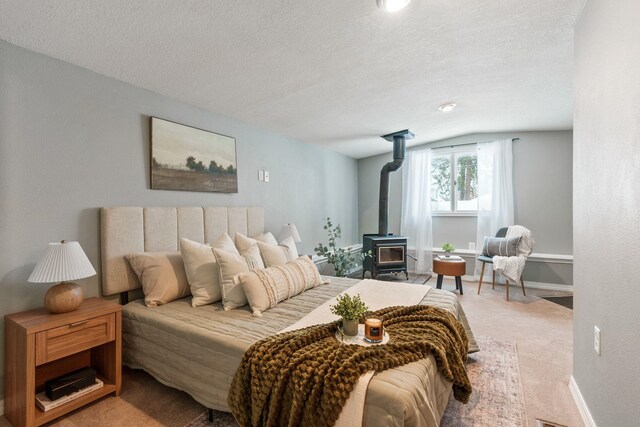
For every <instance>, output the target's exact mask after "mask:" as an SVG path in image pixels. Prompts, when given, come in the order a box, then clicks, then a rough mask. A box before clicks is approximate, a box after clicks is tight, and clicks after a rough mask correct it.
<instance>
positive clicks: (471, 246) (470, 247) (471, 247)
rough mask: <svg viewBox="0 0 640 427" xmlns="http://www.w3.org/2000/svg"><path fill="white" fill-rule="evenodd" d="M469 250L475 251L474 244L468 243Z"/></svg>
mask: <svg viewBox="0 0 640 427" xmlns="http://www.w3.org/2000/svg"><path fill="white" fill-rule="evenodd" d="M469 250H471V251H475V250H476V242H469Z"/></svg>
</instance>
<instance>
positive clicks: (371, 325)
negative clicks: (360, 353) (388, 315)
mask: <svg viewBox="0 0 640 427" xmlns="http://www.w3.org/2000/svg"><path fill="white" fill-rule="evenodd" d="M364 336H365V338H366V339H367V340H369V341H371V342H381V341H382V337H383V336H384V326H383V325H382V320H380V319H366V320H365V321H364Z"/></svg>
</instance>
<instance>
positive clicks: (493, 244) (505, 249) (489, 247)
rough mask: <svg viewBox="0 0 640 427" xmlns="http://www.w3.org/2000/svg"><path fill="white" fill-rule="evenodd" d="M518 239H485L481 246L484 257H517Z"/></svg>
mask: <svg viewBox="0 0 640 427" xmlns="http://www.w3.org/2000/svg"><path fill="white" fill-rule="evenodd" d="M519 242H520V237H487V236H485V238H484V243H483V245H482V255H484V256H490V257H493V256H518V243H519Z"/></svg>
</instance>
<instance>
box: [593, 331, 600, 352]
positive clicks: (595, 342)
mask: <svg viewBox="0 0 640 427" xmlns="http://www.w3.org/2000/svg"><path fill="white" fill-rule="evenodd" d="M593 349H594V350H595V351H596V353H597V354H598V356H600V328H598V327H597V326H594V327H593Z"/></svg>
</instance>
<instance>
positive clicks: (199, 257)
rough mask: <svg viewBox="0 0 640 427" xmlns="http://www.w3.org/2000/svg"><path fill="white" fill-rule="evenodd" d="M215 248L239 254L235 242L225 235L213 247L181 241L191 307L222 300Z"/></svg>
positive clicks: (190, 241)
mask: <svg viewBox="0 0 640 427" xmlns="http://www.w3.org/2000/svg"><path fill="white" fill-rule="evenodd" d="M213 248H219V249H222V250H225V251H228V252H232V253H236V254H237V253H238V251H237V250H236V246H235V245H234V244H233V240H231V237H229V235H228V234H227V233H224V234H223V235H222V236H220V237H219V238H218V240H216V241H215V242H214V243H213V244H212V245H211V246H209V245H203V244H202V243H198V242H194V241H193V240H189V239H185V238H182V239H180V253H182V259H183V261H184V269H185V272H186V274H187V280H188V281H189V287H190V288H191V295H192V296H193V298H192V299H191V305H192V306H193V307H200V306H202V305H207V304H211V303H213V302H216V301H220V300H221V299H222V290H221V288H220V273H219V272H218V264H217V263H216V257H215V255H213Z"/></svg>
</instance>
